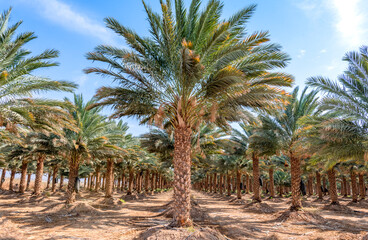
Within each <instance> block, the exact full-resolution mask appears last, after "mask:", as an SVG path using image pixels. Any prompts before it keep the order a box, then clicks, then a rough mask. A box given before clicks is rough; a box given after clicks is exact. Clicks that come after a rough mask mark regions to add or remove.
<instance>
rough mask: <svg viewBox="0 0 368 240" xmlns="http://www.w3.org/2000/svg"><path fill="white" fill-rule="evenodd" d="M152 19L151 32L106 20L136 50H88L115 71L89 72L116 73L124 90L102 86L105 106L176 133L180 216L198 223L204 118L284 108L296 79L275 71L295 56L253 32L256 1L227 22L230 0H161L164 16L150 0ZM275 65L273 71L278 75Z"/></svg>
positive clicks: (177, 221) (182, 221)
mask: <svg viewBox="0 0 368 240" xmlns="http://www.w3.org/2000/svg"><path fill="white" fill-rule="evenodd" d="M143 4H144V7H145V10H146V13H147V17H148V21H149V24H150V29H149V31H150V33H151V35H150V36H149V37H141V36H139V35H138V34H137V33H136V32H135V31H133V30H131V29H129V28H127V27H125V26H123V25H121V24H119V22H118V21H117V20H115V19H113V18H106V19H105V22H106V24H107V27H108V28H110V29H112V30H113V31H115V32H116V33H117V34H118V35H120V36H122V37H123V38H124V39H125V40H126V42H127V44H128V45H129V47H130V49H123V48H116V47H112V46H107V45H101V46H98V47H96V49H95V51H94V52H91V53H88V54H87V58H88V59H89V60H93V61H98V62H102V63H105V64H107V65H108V68H106V69H104V68H99V67H94V68H88V69H86V70H85V72H86V73H96V74H100V75H102V76H106V77H110V78H112V79H114V80H115V81H116V82H118V83H119V86H118V87H102V88H100V89H99V90H98V92H97V94H96V97H97V98H98V100H99V102H98V103H97V104H96V105H98V106H106V105H110V106H112V107H113V109H114V110H115V112H114V114H113V115H112V117H117V118H118V117H122V116H136V117H137V118H138V119H139V120H140V121H141V123H142V124H145V123H148V124H155V125H156V126H163V121H165V123H166V124H165V126H164V127H170V128H172V129H173V131H174V138H175V150H174V173H175V175H174V176H175V177H174V183H175V184H174V202H175V204H174V206H175V208H174V221H173V225H177V226H185V225H190V224H191V221H190V216H189V212H190V188H191V181H190V176H191V174H190V172H191V171H190V170H191V152H192V151H191V136H192V134H193V131H196V130H197V129H198V127H199V126H200V124H201V123H202V122H209V121H211V122H215V123H216V124H217V125H219V126H221V127H228V124H227V122H228V121H237V120H239V119H240V118H241V117H245V116H247V112H248V110H249V109H250V108H253V109H264V108H271V107H274V106H277V105H278V104H277V103H278V102H281V101H282V99H283V93H284V91H283V90H282V89H281V87H284V86H290V85H291V84H292V82H293V79H292V77H291V76H289V75H287V74H284V73H278V72H275V71H274V69H275V68H282V67H285V66H286V64H287V62H288V61H289V57H288V55H286V54H285V53H283V52H281V51H280V49H281V48H280V46H279V45H277V44H271V43H268V42H269V34H268V32H256V33H254V34H250V35H246V31H245V30H246V23H247V22H248V20H249V18H250V17H251V15H252V14H253V12H254V11H255V6H254V5H251V6H249V7H247V8H243V9H241V10H240V11H239V12H237V13H235V14H234V15H233V16H232V17H230V18H229V19H227V20H221V13H222V9H223V3H222V2H221V1H219V0H211V1H209V2H208V4H207V5H206V6H205V7H204V9H203V11H201V10H200V7H201V1H199V0H192V1H191V3H190V7H189V9H185V7H184V1H182V0H177V1H175V4H174V6H172V3H171V1H170V0H167V1H165V2H164V1H161V10H162V12H161V14H160V13H155V12H153V11H152V10H151V9H150V8H149V7H148V6H147V5H146V4H145V2H144V1H143ZM270 70H273V71H272V72H270Z"/></svg>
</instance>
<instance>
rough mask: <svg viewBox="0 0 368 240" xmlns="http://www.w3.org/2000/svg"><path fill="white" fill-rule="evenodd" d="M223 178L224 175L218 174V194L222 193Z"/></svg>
mask: <svg viewBox="0 0 368 240" xmlns="http://www.w3.org/2000/svg"><path fill="white" fill-rule="evenodd" d="M223 178H224V175H223V174H222V173H221V174H220V179H219V192H220V194H221V195H222V193H223V191H224V189H223V187H222V181H223Z"/></svg>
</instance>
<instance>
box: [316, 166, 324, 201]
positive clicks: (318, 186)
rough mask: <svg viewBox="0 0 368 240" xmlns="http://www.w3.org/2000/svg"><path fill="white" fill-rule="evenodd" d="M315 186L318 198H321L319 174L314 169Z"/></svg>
mask: <svg viewBox="0 0 368 240" xmlns="http://www.w3.org/2000/svg"><path fill="white" fill-rule="evenodd" d="M316 186H317V187H316V188H317V193H318V199H323V193H322V189H321V174H320V173H319V172H318V171H316Z"/></svg>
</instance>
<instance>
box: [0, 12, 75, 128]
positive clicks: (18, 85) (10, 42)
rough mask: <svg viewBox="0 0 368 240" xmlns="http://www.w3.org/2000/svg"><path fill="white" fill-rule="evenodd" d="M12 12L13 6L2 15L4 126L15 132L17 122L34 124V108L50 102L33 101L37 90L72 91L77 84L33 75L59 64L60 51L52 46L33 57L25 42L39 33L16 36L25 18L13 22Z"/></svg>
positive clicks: (0, 112) (0, 107)
mask: <svg viewBox="0 0 368 240" xmlns="http://www.w3.org/2000/svg"><path fill="white" fill-rule="evenodd" d="M10 14H11V8H10V9H8V10H7V11H5V12H3V13H2V14H1V15H0V36H1V38H0V126H3V127H5V128H6V129H8V130H11V131H15V128H16V124H23V125H30V124H32V122H33V119H34V118H33V113H32V109H34V108H37V107H40V105H45V104H46V103H47V102H45V101H43V100H30V99H29V98H30V97H32V94H33V93H39V92H43V91H50V90H53V91H69V92H71V91H72V90H73V89H74V88H75V87H76V85H75V84H74V83H71V82H67V81H54V80H51V79H49V78H45V77H39V76H35V75H33V74H32V72H34V71H36V70H39V69H45V68H49V67H52V66H57V65H58V64H57V63H56V62H54V61H52V60H53V59H54V58H56V57H58V55H59V52H58V51H56V50H53V49H51V50H45V51H44V52H42V53H41V54H39V55H34V56H31V54H32V53H31V52H30V51H29V50H26V49H25V48H24V45H25V44H27V43H28V42H30V41H32V40H34V39H36V36H35V34H34V33H33V32H25V33H21V34H19V35H16V31H17V29H18V28H19V27H20V25H21V24H22V21H18V22H16V23H14V24H13V25H9V20H10ZM46 105H47V104H46Z"/></svg>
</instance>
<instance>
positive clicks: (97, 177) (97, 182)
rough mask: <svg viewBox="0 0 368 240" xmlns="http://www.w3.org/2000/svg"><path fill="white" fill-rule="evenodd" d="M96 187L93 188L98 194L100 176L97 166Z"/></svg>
mask: <svg viewBox="0 0 368 240" xmlns="http://www.w3.org/2000/svg"><path fill="white" fill-rule="evenodd" d="M96 179H97V181H96V186H95V191H96V192H98V190H99V188H100V185H101V176H100V166H98V167H97V168H96Z"/></svg>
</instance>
